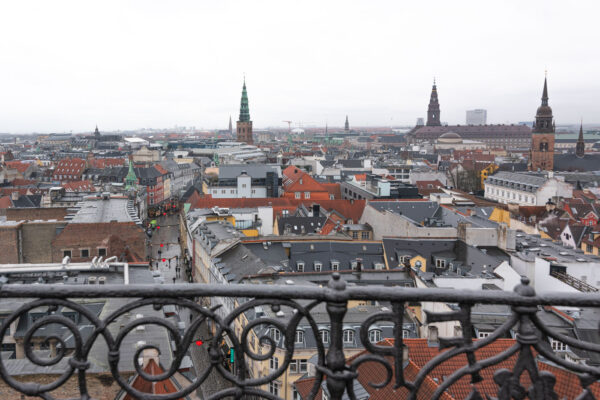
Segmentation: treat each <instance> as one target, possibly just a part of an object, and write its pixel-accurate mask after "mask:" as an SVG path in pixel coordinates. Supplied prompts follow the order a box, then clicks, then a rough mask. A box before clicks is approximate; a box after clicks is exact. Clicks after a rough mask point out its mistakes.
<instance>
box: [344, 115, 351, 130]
mask: <svg viewBox="0 0 600 400" xmlns="http://www.w3.org/2000/svg"><path fill="white" fill-rule="evenodd" d="M344 131H345V132H350V123H349V122H348V116H347V115H346V122H345V123H344Z"/></svg>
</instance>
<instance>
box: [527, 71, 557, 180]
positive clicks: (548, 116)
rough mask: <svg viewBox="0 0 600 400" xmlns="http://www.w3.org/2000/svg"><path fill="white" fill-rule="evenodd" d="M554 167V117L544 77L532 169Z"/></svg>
mask: <svg viewBox="0 0 600 400" xmlns="http://www.w3.org/2000/svg"><path fill="white" fill-rule="evenodd" d="M553 168H554V117H553V116H552V108H550V106H549V105H548V79H547V78H544V90H543V92H542V104H541V105H540V106H539V107H538V109H537V113H536V115H535V123H534V125H533V130H532V131H531V150H530V151H529V170H530V171H538V170H541V171H552V169H553Z"/></svg>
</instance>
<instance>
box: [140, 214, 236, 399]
mask: <svg viewBox="0 0 600 400" xmlns="http://www.w3.org/2000/svg"><path fill="white" fill-rule="evenodd" d="M156 220H157V222H158V224H157V227H156V228H155V229H154V230H153V232H152V238H151V241H150V247H151V249H150V250H151V251H150V254H151V261H150V265H151V268H152V270H153V271H154V273H155V279H156V280H157V281H160V282H162V283H163V284H164V285H172V284H174V283H188V277H187V276H186V273H185V268H184V267H183V263H182V254H181V247H180V244H179V216H178V215H167V216H162V217H159V218H157V219H156ZM174 317H175V318H176V319H177V320H178V322H181V323H183V324H184V325H185V328H184V329H187V328H188V326H189V323H190V321H191V319H192V318H193V317H192V313H191V312H190V310H189V309H187V308H180V309H177V312H176V314H175V315H174ZM183 324H181V325H183ZM210 338H211V336H210V334H209V332H208V329H207V325H206V323H204V324H202V326H201V327H200V329H199V330H198V332H196V334H195V335H194V340H193V342H192V345H191V348H190V349H189V353H188V354H189V355H190V358H191V359H192V363H193V365H194V368H195V370H196V371H197V373H202V371H204V370H205V369H206V368H207V367H208V366H209V365H210V361H209V355H208V340H209V339H210ZM199 344H200V345H199ZM228 387H231V383H230V382H229V381H227V380H225V379H224V378H223V377H222V376H221V375H220V374H219V373H218V372H216V371H214V370H213V371H212V372H211V373H210V375H209V376H208V377H207V378H206V380H205V381H204V383H203V384H202V385H201V386H200V389H199V390H197V395H198V397H200V398H201V399H206V398H208V397H210V396H211V395H213V394H215V393H216V392H218V391H220V390H223V389H225V388H228Z"/></svg>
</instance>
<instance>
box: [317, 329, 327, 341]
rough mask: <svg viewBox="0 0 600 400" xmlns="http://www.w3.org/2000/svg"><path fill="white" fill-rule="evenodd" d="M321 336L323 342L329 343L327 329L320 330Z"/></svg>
mask: <svg viewBox="0 0 600 400" xmlns="http://www.w3.org/2000/svg"><path fill="white" fill-rule="evenodd" d="M319 336H320V337H321V342H323V343H329V331H328V330H327V329H321V330H320V331H319Z"/></svg>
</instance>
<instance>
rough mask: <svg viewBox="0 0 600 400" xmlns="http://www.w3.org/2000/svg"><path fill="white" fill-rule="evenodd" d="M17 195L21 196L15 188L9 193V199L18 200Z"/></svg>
mask: <svg viewBox="0 0 600 400" xmlns="http://www.w3.org/2000/svg"><path fill="white" fill-rule="evenodd" d="M19 197H21V195H20V194H19V191H18V190H15V191H14V192H12V193H11V194H10V198H11V200H14V201H17V200H19Z"/></svg>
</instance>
